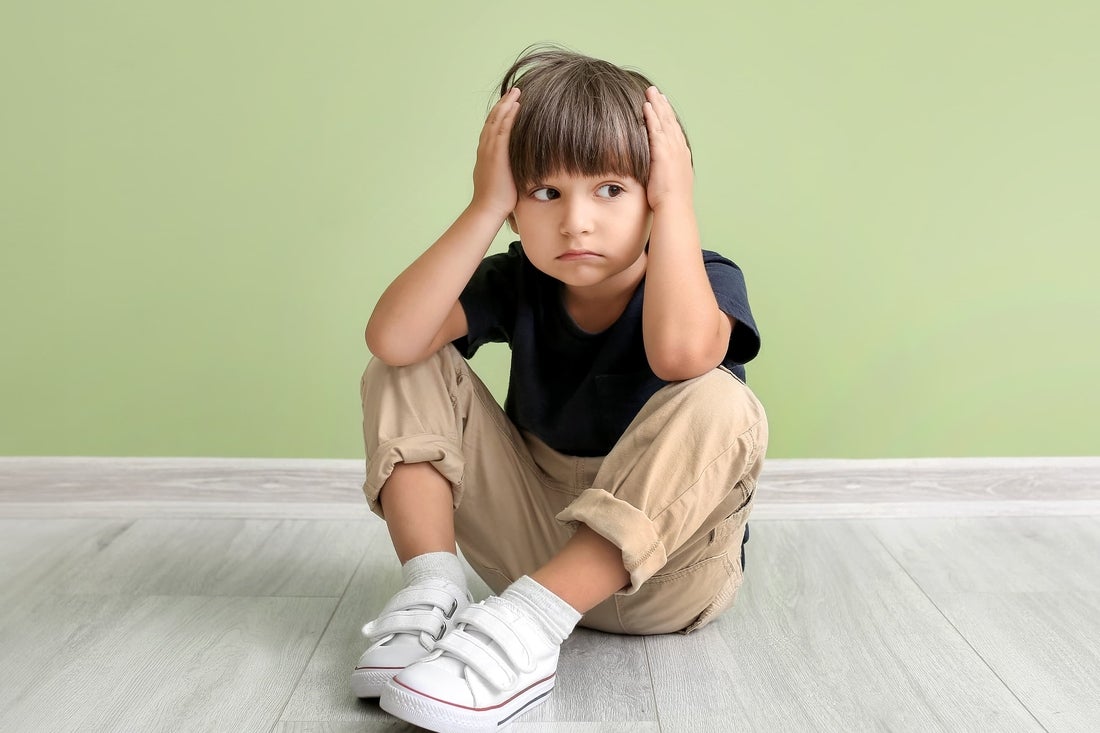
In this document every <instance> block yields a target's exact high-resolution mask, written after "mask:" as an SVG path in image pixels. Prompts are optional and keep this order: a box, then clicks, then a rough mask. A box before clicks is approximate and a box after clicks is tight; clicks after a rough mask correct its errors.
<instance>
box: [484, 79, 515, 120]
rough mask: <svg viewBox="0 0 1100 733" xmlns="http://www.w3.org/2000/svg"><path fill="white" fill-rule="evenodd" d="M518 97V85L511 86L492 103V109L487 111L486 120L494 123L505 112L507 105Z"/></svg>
mask: <svg viewBox="0 0 1100 733" xmlns="http://www.w3.org/2000/svg"><path fill="white" fill-rule="evenodd" d="M518 98H519V87H512V88H511V89H509V90H508V91H507V92H505V93H504V96H503V97H501V98H500V99H498V100H497V103H496V104H494V105H493V109H492V110H490V111H489V119H488V122H489V123H490V124H496V123H497V122H499V121H500V119H501V117H502V115H503V114H504V112H506V111H507V110H508V108H509V106H510V105H511V104H512V103H513V102H514V101H515V100H516V99H518Z"/></svg>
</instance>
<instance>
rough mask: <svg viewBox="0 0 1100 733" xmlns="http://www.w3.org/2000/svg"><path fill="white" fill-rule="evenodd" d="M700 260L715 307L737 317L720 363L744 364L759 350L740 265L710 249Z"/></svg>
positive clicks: (757, 337) (754, 322) (758, 337)
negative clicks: (724, 355)
mask: <svg viewBox="0 0 1100 733" xmlns="http://www.w3.org/2000/svg"><path fill="white" fill-rule="evenodd" d="M703 263H704V265H705V266H706V271H707V277H708V278H709V279H710V285H711V288H713V289H714V298H715V300H716V301H718V307H719V308H720V309H721V310H722V312H723V313H725V314H727V315H730V316H733V318H734V319H735V320H736V321H737V325H736V326H734V329H733V333H732V334H730V345H729V349H728V350H727V351H726V358H725V360H723V363H725V364H727V365H729V364H746V363H748V362H750V361H752V360H753V359H754V358H755V357H756V355H757V354H759V353H760V332H759V331H758V330H757V328H756V320H755V319H754V318H753V316H752V309H751V308H749V294H748V289H747V287H746V286H745V276H744V274H743V273H742V272H741V268H740V267H738V266H737V265H735V264H734V263H733V262H731V261H730V260H728V259H726V258H725V257H723V256H721V255H719V254H716V253H714V252H704V253H703Z"/></svg>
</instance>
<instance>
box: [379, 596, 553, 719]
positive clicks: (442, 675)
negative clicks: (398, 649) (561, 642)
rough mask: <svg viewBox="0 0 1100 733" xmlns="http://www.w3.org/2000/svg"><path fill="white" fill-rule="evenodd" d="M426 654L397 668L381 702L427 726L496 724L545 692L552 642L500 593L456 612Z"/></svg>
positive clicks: (528, 707)
mask: <svg viewBox="0 0 1100 733" xmlns="http://www.w3.org/2000/svg"><path fill="white" fill-rule="evenodd" d="M454 623H455V626H454V629H452V630H451V631H450V633H448V634H447V635H446V636H444V637H443V638H442V639H440V640H439V641H438V642H436V644H435V650H434V651H433V652H432V653H431V654H430V655H428V656H427V657H425V658H424V659H422V660H420V661H419V662H416V663H415V664H411V665H409V666H408V667H406V668H405V669H403V670H401V671H400V672H398V673H397V675H396V676H395V677H394V678H393V679H392V680H390V682H389V684H387V685H386V689H385V690H384V691H383V692H382V699H381V701H380V704H381V706H382V709H383V710H385V711H386V712H388V713H390V714H391V715H395V716H396V717H398V718H401V719H402V720H405V721H407V722H410V723H414V724H416V725H419V726H422V727H424V728H427V729H429V730H433V731H439V732H440V733H449V732H450V731H495V730H500V729H501V728H502V727H504V726H505V725H507V724H509V723H511V722H512V720H513V719H514V718H515V717H516V716H518V715H520V714H521V713H524V712H526V711H528V710H531V709H533V708H535V707H536V706H538V705H539V704H541V703H543V702H545V701H546V700H547V698H549V696H550V693H551V692H553V690H554V679H555V675H556V673H557V669H558V649H559V647H558V645H557V644H555V643H554V642H553V641H552V640H550V639H549V638H548V637H547V636H546V633H545V632H544V631H543V630H542V629H541V628H539V627H538V626H537V625H536V624H535V622H534V621H532V620H531V619H530V618H529V617H528V616H527V615H526V614H524V613H523V612H522V611H520V610H519V609H517V608H516V607H515V606H514V605H513V604H512V603H510V602H509V601H506V600H504V599H502V598H500V597H499V596H490V597H489V598H487V599H486V600H484V601H482V602H481V603H478V604H475V605H472V606H470V607H469V608H467V609H465V610H464V611H460V612H459V613H458V615H456V616H455V618H454Z"/></svg>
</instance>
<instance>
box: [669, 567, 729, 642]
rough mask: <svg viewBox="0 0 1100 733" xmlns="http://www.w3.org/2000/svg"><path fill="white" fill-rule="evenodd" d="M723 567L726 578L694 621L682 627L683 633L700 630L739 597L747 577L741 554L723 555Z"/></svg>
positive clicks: (681, 631)
mask: <svg viewBox="0 0 1100 733" xmlns="http://www.w3.org/2000/svg"><path fill="white" fill-rule="evenodd" d="M722 569H723V570H724V571H725V580H724V581H723V582H722V584H721V587H720V588H719V590H718V592H717V593H716V594H715V595H714V597H713V598H712V599H711V601H710V603H709V604H707V607H706V608H704V609H703V612H702V613H700V614H699V615H698V616H697V617H696V618H695V620H694V621H692V622H691V623H690V624H688V625H687V626H685V627H684V628H682V629H680V633H681V634H690V633H691V632H693V631H698V630H699V629H701V628H703V627H704V626H706V625H707V624H709V623H710V622H711V621H713V620H714V619H716V618H718V616H719V615H720V614H721V613H722V612H723V611H725V610H727V609H728V608H730V607H731V606H732V605H733V602H734V600H735V599H736V598H737V591H738V590H740V588H741V583H742V582H744V579H745V576H744V574H743V571H742V569H741V556H740V554H738V555H737V557H736V558H731V557H730V556H729V553H727V554H725V555H722Z"/></svg>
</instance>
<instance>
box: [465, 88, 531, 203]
mask: <svg viewBox="0 0 1100 733" xmlns="http://www.w3.org/2000/svg"><path fill="white" fill-rule="evenodd" d="M519 93H520V92H519V87H512V88H511V89H509V90H508V92H507V93H506V94H505V95H504V96H503V97H501V98H500V101H498V102H497V103H496V104H495V105H493V109H492V110H490V111H489V117H488V118H487V119H486V120H485V126H484V127H483V128H482V129H481V138H480V139H479V140H478V144H477V162H476V163H475V164H474V197H473V200H472V201H471V202H470V205H471V206H473V207H475V208H479V209H483V210H485V211H491V212H493V213H494V214H496V215H499V217H500V221H501V223H503V222H504V220H505V219H507V218H508V216H509V214H511V213H512V212H513V211H514V210H515V208H516V201H517V199H518V194H517V193H516V184H515V182H514V181H513V180H512V167H511V165H510V164H509V162H508V140H509V139H510V137H511V132H512V124H513V123H514V122H515V121H516V115H517V114H518V113H519Z"/></svg>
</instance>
